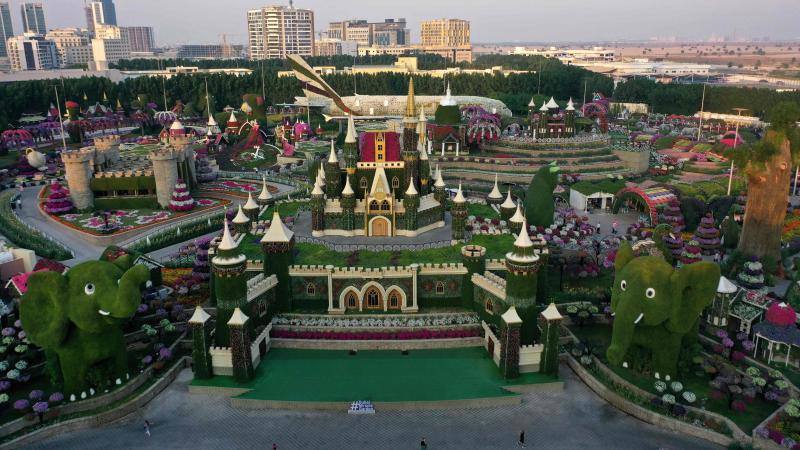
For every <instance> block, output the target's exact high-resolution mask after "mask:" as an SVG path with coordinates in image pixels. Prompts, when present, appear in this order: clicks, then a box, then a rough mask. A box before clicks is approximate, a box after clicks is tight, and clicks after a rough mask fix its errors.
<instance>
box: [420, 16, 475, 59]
mask: <svg viewBox="0 0 800 450" xmlns="http://www.w3.org/2000/svg"><path fill="white" fill-rule="evenodd" d="M418 49H419V50H420V52H421V53H433V54H437V55H440V56H442V57H443V58H446V59H448V60H451V61H453V62H456V63H458V62H472V42H471V31H470V23H469V21H468V20H463V19H436V20H426V21H423V22H422V24H421V27H420V45H419V47H418Z"/></svg>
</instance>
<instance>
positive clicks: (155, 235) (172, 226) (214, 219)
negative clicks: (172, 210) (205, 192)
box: [120, 210, 223, 249]
mask: <svg viewBox="0 0 800 450" xmlns="http://www.w3.org/2000/svg"><path fill="white" fill-rule="evenodd" d="M222 215H223V212H222V211H220V210H215V211H206V212H204V213H202V214H200V215H197V216H193V217H189V218H186V219H182V220H179V221H177V222H170V223H167V224H164V225H161V226H157V227H155V228H151V229H149V230H148V231H147V234H146V235H144V236H140V237H138V238H134V239H132V240H129V241H126V242H124V243H122V244H120V246H122V247H128V248H137V249H138V247H142V246H145V247H147V246H149V245H150V242H151V241H158V240H159V238H162V237H163V236H164V235H167V234H169V233H173V232H176V234H177V235H178V236H180V234H181V233H180V232H178V230H179V229H181V227H183V228H188V227H189V226H194V225H197V224H199V223H200V222H203V221H205V222H206V223H207V224H208V226H209V227H211V226H213V225H214V224H215V223H219V224H220V225H219V227H222ZM210 231H211V230H209V232H210ZM201 234H202V233H201ZM198 236H199V235H198ZM192 237H196V236H187V237H186V239H191V238H192ZM170 245H171V244H170Z"/></svg>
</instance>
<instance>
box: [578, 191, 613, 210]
mask: <svg viewBox="0 0 800 450" xmlns="http://www.w3.org/2000/svg"><path fill="white" fill-rule="evenodd" d="M590 199H599V200H600V208H601V209H606V208H608V207H610V206H611V203H612V202H613V201H614V194H609V193H608V192H594V193H591V194H589V195H586V194H583V193H581V192H579V191H577V190H575V189H572V190H570V191H569V206H571V207H572V208H573V209H575V211H586V210H587V209H588V205H589V200H590Z"/></svg>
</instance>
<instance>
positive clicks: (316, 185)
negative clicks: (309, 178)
mask: <svg viewBox="0 0 800 450" xmlns="http://www.w3.org/2000/svg"><path fill="white" fill-rule="evenodd" d="M311 195H325V193H324V192H322V188H321V187H320V185H319V177H318V178H317V181H316V182H315V183H314V189H313V190H312V191H311Z"/></svg>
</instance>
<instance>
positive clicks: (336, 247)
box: [295, 236, 453, 252]
mask: <svg viewBox="0 0 800 450" xmlns="http://www.w3.org/2000/svg"><path fill="white" fill-rule="evenodd" d="M295 239H296V240H297V242H302V243H305V244H318V245H322V246H325V247H326V248H327V249H328V250H333V251H335V252H355V251H359V250H369V251H374V252H400V251H404V250H410V251H419V250H430V249H434V248H444V247H450V246H452V245H453V242H452V241H449V240H447V241H434V242H426V243H421V244H373V243H364V244H335V243H333V242H328V241H326V240H324V239H319V238H315V237H312V236H295Z"/></svg>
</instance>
